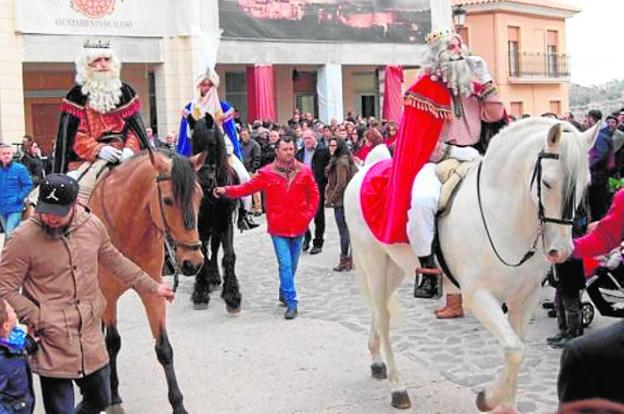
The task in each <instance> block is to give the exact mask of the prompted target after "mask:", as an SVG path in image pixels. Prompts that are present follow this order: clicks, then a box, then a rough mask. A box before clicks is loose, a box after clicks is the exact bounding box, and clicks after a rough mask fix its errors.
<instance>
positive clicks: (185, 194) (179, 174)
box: [112, 148, 196, 230]
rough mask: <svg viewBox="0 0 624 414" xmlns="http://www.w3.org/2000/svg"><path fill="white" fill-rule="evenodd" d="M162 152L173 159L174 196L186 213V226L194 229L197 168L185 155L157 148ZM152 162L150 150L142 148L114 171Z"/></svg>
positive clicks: (121, 171) (172, 179)
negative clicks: (194, 193) (194, 194)
mask: <svg viewBox="0 0 624 414" xmlns="http://www.w3.org/2000/svg"><path fill="white" fill-rule="evenodd" d="M152 151H158V152H159V153H161V154H164V155H166V156H167V157H168V158H169V159H171V160H172V166H171V184H172V187H173V197H174V199H175V200H176V202H177V203H178V204H179V205H180V207H181V209H182V212H183V215H184V227H185V228H186V229H189V230H190V229H193V228H194V227H195V213H194V209H193V192H194V191H195V179H196V176H195V169H194V168H193V165H192V164H191V161H190V160H189V159H188V158H187V157H184V156H180V155H178V154H177V153H175V152H173V151H170V150H167V149H164V148H158V149H156V150H152ZM146 161H147V162H148V163H149V162H150V160H149V151H148V150H142V151H141V152H140V153H138V154H137V155H135V156H134V157H132V158H130V159H129V160H128V161H126V162H124V163H123V164H121V165H120V166H119V167H116V168H114V169H113V171H112V172H113V173H114V172H116V171H120V173H121V174H123V172H124V170H126V169H135V168H137V167H138V164H140V163H143V162H146Z"/></svg>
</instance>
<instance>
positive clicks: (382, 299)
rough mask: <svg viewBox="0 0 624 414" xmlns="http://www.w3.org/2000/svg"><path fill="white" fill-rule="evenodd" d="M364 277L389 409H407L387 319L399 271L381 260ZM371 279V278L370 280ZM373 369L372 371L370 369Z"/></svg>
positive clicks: (405, 394)
mask: <svg viewBox="0 0 624 414" xmlns="http://www.w3.org/2000/svg"><path fill="white" fill-rule="evenodd" d="M367 264H368V267H367V269H366V273H367V274H368V275H371V276H372V277H368V278H367V279H368V283H369V287H370V294H371V300H372V303H373V307H374V312H373V313H374V325H375V327H376V328H377V334H378V335H379V339H380V344H381V348H382V349H383V351H384V356H385V359H386V364H387V365H388V380H389V381H390V387H391V392H392V406H393V407H395V408H400V409H408V408H410V407H411V406H412V403H411V401H410V398H409V394H408V393H407V390H406V388H405V384H403V381H402V379H401V376H400V374H399V370H398V369H397V367H396V363H395V360H394V351H393V349H392V344H391V342H390V317H391V310H392V308H393V307H394V303H393V301H394V298H393V295H394V289H396V287H397V286H396V281H397V280H398V279H399V278H402V272H401V271H400V269H399V268H398V267H397V266H396V265H395V264H394V263H392V262H391V261H390V258H389V257H388V256H385V257H384V258H383V259H382V260H376V263H375V265H374V266H371V265H372V260H371V261H369V262H368V263H367ZM373 275H374V276H373ZM371 369H372V367H371Z"/></svg>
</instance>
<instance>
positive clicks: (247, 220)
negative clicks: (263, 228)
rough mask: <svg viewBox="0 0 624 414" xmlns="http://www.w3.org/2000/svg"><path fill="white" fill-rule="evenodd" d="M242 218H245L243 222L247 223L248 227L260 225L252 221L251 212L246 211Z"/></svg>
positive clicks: (253, 227)
mask: <svg viewBox="0 0 624 414" xmlns="http://www.w3.org/2000/svg"><path fill="white" fill-rule="evenodd" d="M244 220H245V223H247V227H249V228H250V229H255V228H256V227H258V226H260V225H259V224H258V223H256V222H255V221H253V217H252V216H251V214H249V213H247V212H246V214H245V218H244Z"/></svg>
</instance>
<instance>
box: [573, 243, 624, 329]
mask: <svg viewBox="0 0 624 414" xmlns="http://www.w3.org/2000/svg"><path fill="white" fill-rule="evenodd" d="M583 264H584V267H585V274H586V275H587V279H586V283H585V284H586V291H587V294H588V296H589V298H590V299H591V302H592V303H589V302H584V303H583V324H584V325H585V326H589V324H590V323H591V322H592V320H593V319H594V306H595V308H597V309H598V312H600V314H601V315H602V316H611V317H615V318H624V263H623V262H622V253H621V251H620V248H617V249H615V250H613V251H611V253H610V254H608V255H607V256H604V257H601V258H597V259H586V260H584V263H583Z"/></svg>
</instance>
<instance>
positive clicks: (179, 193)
mask: <svg viewBox="0 0 624 414" xmlns="http://www.w3.org/2000/svg"><path fill="white" fill-rule="evenodd" d="M171 159H172V160H173V166H172V167H171V183H172V185H173V197H174V198H175V199H176V201H177V202H178V203H180V207H181V208H182V212H183V215H184V227H185V228H186V229H188V230H190V229H193V228H194V227H195V213H194V210H193V193H194V192H195V179H196V176H195V169H194V168H193V165H192V164H191V161H190V160H189V159H188V158H186V157H180V156H179V155H177V154H175V153H174V154H173V157H172V158H171Z"/></svg>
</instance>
